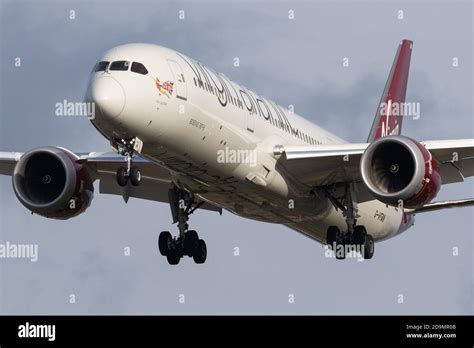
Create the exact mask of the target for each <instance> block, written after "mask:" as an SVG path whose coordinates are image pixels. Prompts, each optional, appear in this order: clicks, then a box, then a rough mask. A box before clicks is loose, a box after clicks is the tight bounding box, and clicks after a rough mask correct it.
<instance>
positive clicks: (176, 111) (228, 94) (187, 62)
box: [87, 44, 413, 242]
mask: <svg viewBox="0 0 474 348" xmlns="http://www.w3.org/2000/svg"><path fill="white" fill-rule="evenodd" d="M101 61H106V62H115V61H129V62H130V64H131V62H139V63H141V64H143V65H144V66H145V67H146V70H147V71H148V73H147V74H139V73H136V72H132V71H130V69H129V70H128V71H120V70H110V69H108V70H105V71H98V72H94V73H93V76H92V77H91V81H90V85H89V89H88V93H87V98H88V99H90V100H92V101H94V102H96V103H97V104H98V107H96V115H95V119H94V120H93V121H92V122H93V124H94V125H95V127H96V128H97V129H98V130H99V131H100V132H101V133H102V134H103V135H104V136H105V137H106V138H108V139H109V140H113V139H122V138H132V137H138V138H139V139H140V140H141V141H143V149H142V152H141V155H142V156H143V157H146V158H148V159H149V160H151V161H154V162H156V163H157V164H160V165H163V166H166V167H167V168H169V169H170V170H171V172H172V173H173V176H174V178H175V180H177V181H179V182H180V183H181V184H182V185H184V186H186V187H187V188H189V189H190V190H191V191H192V192H194V193H195V194H196V195H198V196H199V197H201V198H202V199H204V200H207V201H209V202H212V203H213V204H215V205H218V206H220V207H222V208H224V209H226V210H229V211H231V212H233V213H235V214H237V215H239V216H243V217H247V218H250V219H255V220H261V221H266V222H273V223H280V224H285V225H287V226H288V227H290V228H292V229H295V230H297V231H299V232H301V233H303V234H305V235H307V236H309V237H311V238H313V239H316V240H318V241H320V242H324V241H325V238H326V230H327V227H328V226H331V225H335V226H338V227H339V228H340V229H345V228H346V223H345V218H344V217H343V215H342V213H341V211H339V210H336V209H335V208H334V207H333V206H332V204H331V203H330V202H329V200H328V199H327V198H325V197H318V196H317V195H316V196H315V195H311V194H310V191H311V189H312V188H311V187H304V186H302V185H301V184H299V183H297V182H295V181H294V180H292V178H291V177H290V176H288V175H285V173H282V172H281V171H279V170H278V168H276V167H277V160H278V156H275V155H274V154H273V149H274V147H275V146H276V145H301V144H308V145H309V144H313V145H317V144H338V143H343V142H344V140H342V139H340V138H339V137H337V136H335V135H334V134H331V133H330V132H328V131H326V130H324V129H322V128H320V127H318V126H317V125H315V124H313V123H311V122H309V121H308V120H306V119H304V118H302V117H300V116H298V115H297V114H295V113H292V112H291V111H289V110H288V109H286V108H284V107H281V106H279V105H277V104H275V103H274V102H272V101H270V100H267V99H265V98H263V97H262V96H260V95H258V94H256V93H254V92H252V91H250V90H248V89H247V88H245V87H243V86H240V85H237V84H236V83H234V82H232V81H230V80H229V79H228V78H226V77H225V76H224V75H222V74H218V73H216V72H215V71H213V70H212V69H210V68H207V67H205V66H204V65H202V64H201V63H199V62H196V61H194V60H192V59H190V58H188V57H186V56H184V55H182V54H180V53H178V52H176V51H173V50H170V49H166V48H163V47H160V46H155V45H148V44H129V45H123V46H119V47H116V48H113V49H111V50H110V51H108V52H107V53H106V54H105V55H104V56H103V57H102V58H101ZM358 215H359V217H358V219H357V220H358V224H361V225H364V226H365V227H366V229H367V231H369V232H370V234H372V236H373V237H374V238H375V239H376V240H381V239H385V238H388V237H392V236H394V235H396V234H398V233H400V232H403V231H404V230H406V229H407V228H408V227H409V226H410V225H411V224H412V223H413V221H412V220H411V219H409V218H407V217H406V216H404V214H403V212H402V211H400V210H399V209H396V208H394V207H391V206H387V205H386V204H384V203H381V202H379V201H377V200H373V201H369V202H364V203H361V204H359V205H358Z"/></svg>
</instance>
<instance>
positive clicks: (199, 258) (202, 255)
mask: <svg viewBox="0 0 474 348" xmlns="http://www.w3.org/2000/svg"><path fill="white" fill-rule="evenodd" d="M193 259H194V262H196V263H198V264H201V263H204V262H206V259H207V247H206V242H204V241H203V240H202V239H199V242H198V247H197V248H196V250H195V252H194V254H193Z"/></svg>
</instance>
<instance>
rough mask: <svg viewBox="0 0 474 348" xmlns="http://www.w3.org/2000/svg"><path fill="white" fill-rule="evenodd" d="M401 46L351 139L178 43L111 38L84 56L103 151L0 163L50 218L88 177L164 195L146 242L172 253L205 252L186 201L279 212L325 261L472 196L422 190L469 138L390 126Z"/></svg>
mask: <svg viewBox="0 0 474 348" xmlns="http://www.w3.org/2000/svg"><path fill="white" fill-rule="evenodd" d="M412 49H413V42H412V41H410V40H402V41H401V42H400V44H399V46H398V49H397V52H396V55H395V59H394V62H393V65H392V67H391V70H390V73H389V75H388V79H387V82H386V85H385V88H384V90H383V93H382V96H381V99H380V104H379V105H377V109H376V113H375V117H374V120H373V124H372V127H371V129H370V132H369V135H368V138H367V140H366V142H363V143H356V144H354V143H349V142H346V141H344V140H343V139H341V138H339V137H338V136H336V135H334V134H332V133H330V132H328V131H327V130H324V129H322V128H321V127H319V126H317V125H316V124H314V123H312V122H310V121H308V120H306V119H304V118H303V117H301V116H299V115H297V114H296V113H294V111H293V110H291V109H287V108H285V107H282V106H280V105H278V104H276V103H275V102H273V101H271V100H269V99H266V98H264V97H262V96H261V95H259V94H257V93H255V92H253V91H251V90H249V89H248V88H246V87H244V86H241V85H238V84H236V83H235V82H233V81H231V80H230V79H228V78H227V77H226V76H225V75H223V74H220V73H217V72H215V71H214V70H212V69H211V68H209V67H206V66H205V65H203V64H202V63H200V62H198V61H196V60H193V59H191V58H189V57H187V56H186V55H184V54H181V53H179V52H176V51H174V50H172V49H168V48H165V47H161V46H157V45H152V44H144V43H132V44H125V45H121V46H118V47H115V48H112V49H111V50H109V51H107V52H106V53H105V54H104V55H103V57H102V58H101V59H100V61H99V62H98V63H97V64H95V66H94V68H93V71H92V72H91V76H90V81H89V83H88V87H87V91H86V93H85V98H84V103H89V104H90V105H94V108H93V110H94V113H93V115H90V117H89V119H90V122H92V124H93V125H94V127H95V128H96V129H97V131H98V132H100V134H102V135H103V137H104V138H106V139H107V140H108V141H109V142H110V145H111V147H112V149H113V151H109V152H100V153H99V152H92V153H74V152H72V151H70V150H68V149H66V148H63V147H58V146H46V147H40V148H35V149H32V150H30V151H28V152H26V153H19V152H0V173H1V174H3V175H10V176H12V184H13V190H14V192H15V194H16V196H17V198H18V200H19V201H20V203H21V204H22V205H24V206H25V207H26V209H28V210H30V211H31V212H32V213H34V214H37V215H40V216H43V217H47V218H52V219H69V218H72V217H75V216H77V215H79V214H82V213H83V212H84V211H85V210H86V209H87V208H88V207H89V206H90V204H91V201H92V199H93V192H94V182H95V181H99V185H98V186H99V192H100V193H103V194H112V195H118V196H122V197H123V199H124V201H125V202H127V201H128V199H129V198H130V197H133V198H138V199H146V200H152V201H158V202H163V203H167V204H169V206H170V208H171V216H172V221H173V223H174V224H176V225H177V227H178V232H179V233H178V234H177V235H176V236H173V235H172V234H171V233H170V232H169V231H163V232H161V233H160V234H159V237H158V250H159V252H160V253H161V255H163V256H165V257H166V259H167V261H168V263H169V264H172V265H176V264H178V263H179V262H180V259H181V258H183V257H184V256H188V257H192V258H193V260H194V262H196V263H197V264H202V263H204V262H205V261H206V259H207V247H206V243H205V241H204V240H202V239H200V238H199V235H198V233H197V232H196V231H195V230H193V229H191V228H190V226H189V218H190V215H191V214H193V213H194V212H195V211H196V210H198V209H204V210H209V211H213V212H217V213H220V214H222V211H223V210H227V211H229V212H231V213H234V214H236V215H238V216H241V217H245V218H249V219H253V220H258V221H264V222H270V223H276V224H283V225H285V226H287V227H289V228H291V229H293V230H295V231H297V232H299V233H302V234H303V235H305V236H307V237H309V238H311V239H313V240H315V241H317V242H319V243H321V244H323V245H325V244H327V245H328V248H330V249H332V251H333V252H334V253H336V251H337V253H336V258H337V259H344V258H346V257H347V255H348V253H349V252H350V250H351V248H356V247H357V248H359V249H352V250H358V251H359V252H360V254H362V257H363V258H365V259H371V258H372V257H373V255H374V250H375V242H379V241H382V240H386V239H388V238H392V237H395V236H397V235H399V234H401V233H402V232H404V231H406V230H407V229H408V228H410V227H411V226H412V225H413V223H414V216H415V214H419V213H424V212H430V211H436V210H439V209H445V208H453V207H464V206H471V205H473V203H474V199H472V198H468V199H460V200H452V201H442V202H433V199H434V198H435V197H436V195H437V193H438V192H439V190H440V187H441V185H444V184H450V183H456V182H463V181H464V179H465V178H467V177H471V176H472V175H473V172H474V160H473V159H474V157H473V156H474V139H457V140H434V141H418V140H415V139H413V138H410V137H407V136H405V135H401V131H402V121H403V118H404V117H407V116H409V115H406V108H405V110H404V108H403V106H404V105H405V104H406V101H405V97H406V89H407V82H408V74H409V67H410V59H411V52H412ZM89 104H88V105H89Z"/></svg>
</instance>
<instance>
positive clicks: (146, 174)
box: [0, 152, 221, 212]
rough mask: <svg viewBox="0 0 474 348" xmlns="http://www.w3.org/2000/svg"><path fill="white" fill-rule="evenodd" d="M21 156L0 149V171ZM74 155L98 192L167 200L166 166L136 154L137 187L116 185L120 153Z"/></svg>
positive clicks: (5, 170) (123, 163) (5, 172)
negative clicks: (138, 172)
mask: <svg viewBox="0 0 474 348" xmlns="http://www.w3.org/2000/svg"><path fill="white" fill-rule="evenodd" d="M22 155H23V154H22V153H20V152H0V174H3V175H10V176H11V175H12V174H13V170H14V168H15V165H16V163H17V162H18V161H19V160H20V158H21V156H22ZM77 156H79V158H80V161H81V162H82V163H84V164H86V165H87V168H88V171H89V174H90V175H91V177H92V179H93V180H94V181H95V180H99V192H100V193H104V194H112V195H119V196H122V197H123V199H124V200H125V202H127V201H128V199H129V198H130V197H134V198H139V199H147V200H152V201H157V202H164V203H168V190H169V188H170V187H171V183H172V174H171V172H170V171H169V170H168V169H166V168H164V167H162V166H160V165H158V164H156V163H154V162H152V161H150V160H147V159H146V158H143V157H139V156H136V157H134V158H133V165H134V166H136V167H138V168H139V169H140V172H141V174H142V181H141V183H140V186H132V185H127V186H125V187H121V186H119V185H118V184H117V180H116V173H117V169H118V168H119V167H121V166H126V161H125V159H124V157H123V156H120V155H118V154H116V153H114V152H102V153H99V152H91V153H87V154H77ZM197 203H199V200H198V202H197ZM199 209H205V210H212V211H218V212H220V211H221V208H219V207H216V206H214V205H212V204H210V203H208V202H204V203H203V204H202V205H200V208H199Z"/></svg>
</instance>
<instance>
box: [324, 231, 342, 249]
mask: <svg viewBox="0 0 474 348" xmlns="http://www.w3.org/2000/svg"><path fill="white" fill-rule="evenodd" d="M340 233H341V231H340V230H339V228H338V227H337V226H329V227H328V231H327V232H326V244H327V245H329V246H330V247H331V248H333V246H334V243H335V242H336V241H337V238H338V237H339V235H340Z"/></svg>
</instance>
